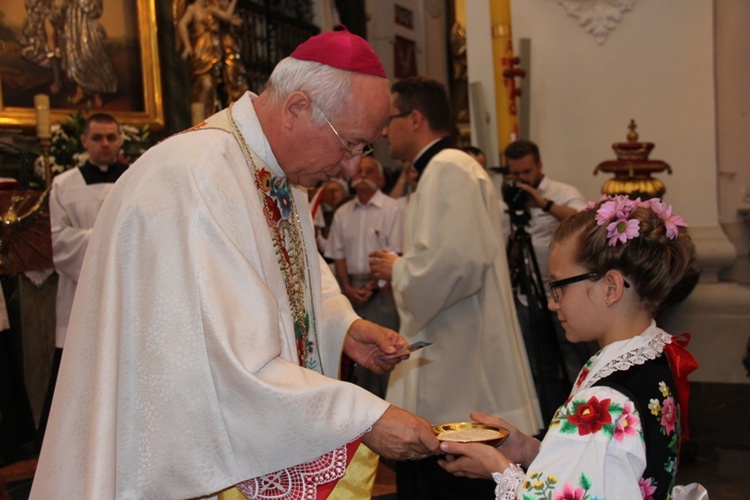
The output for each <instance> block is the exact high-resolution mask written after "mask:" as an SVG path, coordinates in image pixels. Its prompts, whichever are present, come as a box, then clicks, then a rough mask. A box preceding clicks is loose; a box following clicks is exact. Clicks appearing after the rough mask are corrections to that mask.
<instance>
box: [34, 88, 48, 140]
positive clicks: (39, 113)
mask: <svg viewBox="0 0 750 500" xmlns="http://www.w3.org/2000/svg"><path fill="white" fill-rule="evenodd" d="M34 108H35V109H36V135H37V137H39V138H40V139H49V138H50V137H52V132H51V130H50V117H49V96H48V95H47V94H37V95H35V96H34Z"/></svg>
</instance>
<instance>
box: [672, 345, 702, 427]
mask: <svg viewBox="0 0 750 500" xmlns="http://www.w3.org/2000/svg"><path fill="white" fill-rule="evenodd" d="M689 342H690V334H689V333H683V334H682V335H677V336H673V337H672V342H671V343H669V344H666V345H665V346H664V350H665V351H666V353H667V360H668V361H669V368H670V370H671V371H672V378H674V382H675V385H676V386H677V398H678V400H679V402H680V419H681V421H682V429H683V432H684V434H683V436H684V439H689V438H690V434H689V432H688V400H689V399H690V383H689V382H688V379H687V377H688V375H689V374H690V373H692V372H694V371H695V370H696V369H697V368H698V362H697V361H696V360H695V358H694V357H693V356H692V354H690V353H689V352H688V351H687V349H685V348H686V347H687V345H688V343H689Z"/></svg>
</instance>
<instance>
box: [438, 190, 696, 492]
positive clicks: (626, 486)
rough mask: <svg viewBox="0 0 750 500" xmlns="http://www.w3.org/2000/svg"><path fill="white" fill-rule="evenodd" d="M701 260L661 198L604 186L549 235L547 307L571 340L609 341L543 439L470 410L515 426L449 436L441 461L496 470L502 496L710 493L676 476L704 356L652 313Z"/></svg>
mask: <svg viewBox="0 0 750 500" xmlns="http://www.w3.org/2000/svg"><path fill="white" fill-rule="evenodd" d="M693 261H694V247H693V243H692V241H691V239H690V236H689V235H688V233H687V224H686V223H685V221H684V220H683V219H682V217H680V216H678V215H673V214H672V208H671V207H670V206H669V205H666V204H665V203H663V202H662V201H661V200H659V199H651V200H648V201H641V200H640V199H638V200H630V199H628V198H627V197H625V196H614V197H608V196H605V197H603V198H602V199H601V200H599V201H598V202H597V203H589V207H588V209H586V210H584V211H582V212H580V213H578V214H576V215H573V216H572V217H570V218H568V219H566V220H565V221H564V222H563V223H562V224H561V225H560V226H559V227H558V228H557V230H556V231H555V234H554V236H553V241H552V245H551V254H550V274H551V276H552V277H553V279H554V280H555V281H552V282H550V283H549V284H548V288H549V291H550V297H551V298H550V300H549V303H548V307H549V309H550V310H551V311H553V312H555V313H557V316H558V318H559V319H560V322H561V323H562V326H563V327H564V328H565V333H566V337H567V338H568V339H569V340H571V341H573V342H586V341H596V342H598V343H599V346H600V347H601V350H600V351H599V352H598V353H596V354H595V355H594V356H592V357H591V359H590V360H589V361H588V362H587V363H586V365H585V366H584V367H583V369H582V370H581V372H580V374H579V376H578V379H577V381H576V383H575V385H574V387H573V389H572V391H571V394H570V396H569V397H568V399H567V400H566V402H565V403H564V404H563V405H562V406H561V407H560V408H559V409H558V410H557V412H556V413H555V415H554V417H553V418H552V421H551V423H550V425H549V430H548V431H547V434H546V436H545V437H544V440H543V441H541V442H539V441H538V440H536V439H534V438H533V437H531V436H528V435H525V434H523V433H522V432H520V431H519V430H518V429H516V428H515V427H513V426H512V425H510V424H509V423H508V422H506V421H504V420H502V419H500V418H497V417H493V416H490V415H486V414H481V413H472V414H471V417H472V419H474V420H475V421H477V422H480V423H483V424H489V425H495V426H500V427H505V428H507V429H509V430H510V435H509V436H508V438H507V439H506V440H505V441H504V442H503V443H502V444H501V445H499V446H498V447H497V448H493V447H491V446H487V445H485V444H478V443H473V444H467V443H449V442H444V443H442V444H441V450H442V451H443V452H445V453H447V456H446V458H445V460H442V461H441V462H440V464H441V466H442V467H443V468H444V469H445V470H447V471H448V472H451V473H453V474H456V475H458V476H465V477H484V478H489V477H492V478H494V479H495V482H496V483H497V489H496V491H495V494H496V497H497V498H498V499H506V498H507V499H511V498H607V499H613V498H623V499H631V498H653V499H659V498H662V499H663V498H673V499H676V498H704V497H702V496H701V495H703V494H705V490H704V489H703V488H702V487H701V486H700V485H697V484H694V485H690V486H687V487H681V486H677V487H676V486H675V485H674V481H675V476H676V474H677V464H678V458H679V449H680V443H681V441H682V439H683V438H686V437H687V403H688V392H689V387H688V382H687V374H688V373H689V372H691V371H693V370H694V369H695V368H697V364H696V362H695V360H694V359H693V357H692V356H691V355H690V354H689V353H688V352H687V351H686V350H685V349H684V345H686V344H687V342H686V340H684V339H682V338H681V337H672V336H671V335H669V334H668V333H666V332H665V331H663V330H661V329H660V328H658V327H657V326H656V323H655V321H654V316H655V313H656V311H657V309H658V307H659V305H660V304H661V303H662V302H663V301H664V300H665V299H666V298H667V296H668V295H669V293H670V291H671V290H672V289H673V287H674V286H675V285H676V284H677V283H678V282H679V281H680V280H681V279H682V278H683V276H684V275H685V273H686V272H687V271H688V270H689V269H690V268H691V266H692V264H693ZM686 337H688V338H689V336H687V335H686ZM496 383H500V381H496ZM705 498H708V497H707V495H706V496H705Z"/></svg>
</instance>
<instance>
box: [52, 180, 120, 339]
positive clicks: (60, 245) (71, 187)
mask: <svg viewBox="0 0 750 500" xmlns="http://www.w3.org/2000/svg"><path fill="white" fill-rule="evenodd" d="M113 185H114V183H112V182H100V183H96V184H86V180H85V179H84V178H83V174H82V173H81V170H80V169H79V168H75V169H71V170H68V171H67V172H63V173H62V174H60V175H58V176H56V177H55V178H54V180H53V181H52V192H51V193H50V197H49V218H50V230H51V231H52V250H53V251H52V255H53V259H54V262H55V271H57V274H58V275H59V279H58V282H57V299H56V303H55V346H56V347H58V348H61V349H62V348H63V346H64V344H65V334H66V332H67V330H68V322H69V321H70V311H71V309H72V307H73V298H74V297H75V294H76V285H77V284H78V277H79V275H80V273H81V266H82V265H83V257H84V256H85V255H86V248H87V247H88V245H89V238H90V237H91V229H92V228H93V227H94V223H95V222H96V216H97V214H98V213H99V209H100V208H101V206H102V203H104V199H105V198H106V197H107V194H108V193H109V190H110V189H112V186H113Z"/></svg>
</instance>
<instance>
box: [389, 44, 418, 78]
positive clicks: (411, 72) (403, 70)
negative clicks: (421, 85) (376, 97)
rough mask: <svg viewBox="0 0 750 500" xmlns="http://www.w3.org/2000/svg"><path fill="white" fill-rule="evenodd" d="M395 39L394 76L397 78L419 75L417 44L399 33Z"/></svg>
mask: <svg viewBox="0 0 750 500" xmlns="http://www.w3.org/2000/svg"><path fill="white" fill-rule="evenodd" d="M394 41H395V43H394V44H393V51H394V61H395V62H394V64H395V68H393V69H394V71H393V74H394V76H395V77H396V78H408V77H410V76H417V44H416V43H414V41H413V40H409V39H408V38H404V37H401V36H398V35H396V37H395V40H394Z"/></svg>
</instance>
